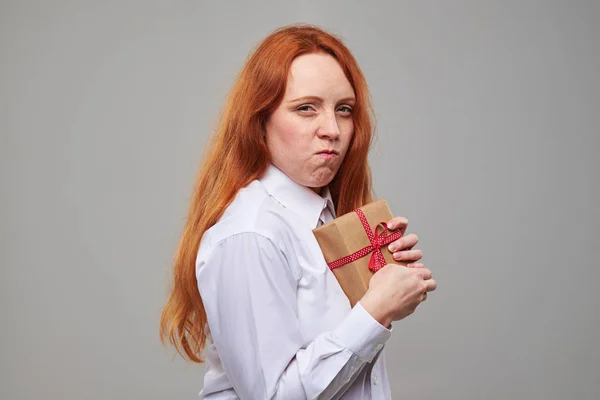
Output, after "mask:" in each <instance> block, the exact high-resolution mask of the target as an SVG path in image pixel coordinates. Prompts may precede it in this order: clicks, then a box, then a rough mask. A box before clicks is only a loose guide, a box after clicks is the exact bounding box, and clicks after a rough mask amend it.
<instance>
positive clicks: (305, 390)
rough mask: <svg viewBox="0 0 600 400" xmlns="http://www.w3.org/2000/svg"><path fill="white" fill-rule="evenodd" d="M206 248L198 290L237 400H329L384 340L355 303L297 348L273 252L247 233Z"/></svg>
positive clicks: (286, 282)
mask: <svg viewBox="0 0 600 400" xmlns="http://www.w3.org/2000/svg"><path fill="white" fill-rule="evenodd" d="M214 246H215V247H214V248H213V249H212V251H211V252H210V254H209V255H207V257H206V259H199V260H198V265H197V277H198V288H199V290H200V294H201V296H202V298H203V300H204V306H205V309H206V313H207V316H208V323H209V327H210V330H211V334H212V337H213V340H214V343H215V346H216V348H217V350H218V352H219V356H220V357H221V362H222V365H223V368H224V369H225V371H226V373H227V375H228V377H229V379H230V381H231V383H232V385H233V387H234V389H235V391H236V392H237V394H238V395H239V396H240V398H242V399H246V398H252V399H254V398H268V399H273V398H275V399H280V398H281V399H305V398H310V399H313V398H317V397H319V398H327V399H330V398H337V397H338V396H340V395H341V394H342V393H343V391H345V390H346V389H347V388H348V386H349V384H350V383H351V382H352V381H353V380H354V379H355V378H356V376H357V375H358V374H359V373H360V371H361V370H362V368H363V367H364V366H365V365H366V364H367V363H368V362H372V361H373V358H374V357H375V355H376V354H377V353H378V352H379V350H381V348H382V347H383V344H384V343H385V341H386V340H387V339H388V338H389V336H390V331H389V330H387V329H385V328H384V327H383V326H381V325H380V324H379V323H378V322H377V321H375V320H374V319H373V317H371V315H370V314H369V313H367V312H366V311H365V310H364V308H363V307H362V305H360V303H359V304H357V305H356V306H355V307H354V308H353V309H352V311H351V312H350V314H349V315H348V316H347V317H346V319H345V320H344V321H343V322H342V323H341V324H340V326H338V327H337V328H336V329H335V330H333V331H331V332H324V333H322V334H321V335H319V336H317V337H316V338H315V339H314V340H313V341H312V342H311V343H308V344H306V343H304V340H303V337H302V334H301V332H300V326H299V321H298V318H297V303H296V285H297V282H296V279H295V278H294V276H293V274H292V273H291V271H290V268H289V264H288V262H287V260H286V258H285V256H284V254H283V253H282V252H281V250H280V249H279V248H278V247H277V246H276V245H275V244H274V243H272V242H271V241H270V240H269V239H267V238H265V237H263V236H260V235H258V234H254V233H243V234H238V235H235V236H232V237H229V238H227V239H224V240H222V241H220V242H219V243H217V244H215V245H214Z"/></svg>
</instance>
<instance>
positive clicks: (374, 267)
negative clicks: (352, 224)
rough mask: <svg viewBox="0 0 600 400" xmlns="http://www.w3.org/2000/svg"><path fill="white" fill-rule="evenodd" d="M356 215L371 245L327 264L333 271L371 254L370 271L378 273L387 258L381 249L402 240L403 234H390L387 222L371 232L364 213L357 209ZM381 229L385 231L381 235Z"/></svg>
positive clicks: (378, 225)
mask: <svg viewBox="0 0 600 400" xmlns="http://www.w3.org/2000/svg"><path fill="white" fill-rule="evenodd" d="M354 212H355V213H356V214H358V218H360V222H361V223H362V226H363V228H364V229H365V232H366V234H367V236H368V237H369V242H371V244H370V245H369V246H367V247H365V248H363V249H360V250H358V251H356V252H354V253H352V254H350V255H349V256H346V257H342V258H340V259H339V260H335V261H332V262H330V263H327V265H328V266H329V269H331V270H332V271H333V270H334V269H336V268H339V267H341V266H344V265H346V264H350V263H351V262H354V261H356V260H358V259H360V258H363V257H364V256H366V255H367V254H369V253H371V252H372V253H373V254H371V258H370V259H369V269H370V270H371V271H373V272H377V271H378V270H379V269H380V268H382V267H383V266H384V265H385V264H386V261H385V258H384V257H383V253H382V252H381V247H382V246H385V245H388V244H390V243H392V242H393V241H394V240H397V239H400V238H401V237H402V232H400V231H396V232H394V233H392V234H388V226H387V224H386V223H385V222H380V223H378V224H377V226H376V227H375V231H373V232H372V231H371V226H370V225H369V221H367V217H365V214H364V213H363V212H362V210H360V209H357V210H354ZM379 227H382V228H383V231H382V232H381V233H379V230H378V229H379Z"/></svg>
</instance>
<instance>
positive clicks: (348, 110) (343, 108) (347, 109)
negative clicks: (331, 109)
mask: <svg viewBox="0 0 600 400" xmlns="http://www.w3.org/2000/svg"><path fill="white" fill-rule="evenodd" d="M338 111H341V112H342V113H344V114H351V113H352V107H350V106H340V107H339V108H338Z"/></svg>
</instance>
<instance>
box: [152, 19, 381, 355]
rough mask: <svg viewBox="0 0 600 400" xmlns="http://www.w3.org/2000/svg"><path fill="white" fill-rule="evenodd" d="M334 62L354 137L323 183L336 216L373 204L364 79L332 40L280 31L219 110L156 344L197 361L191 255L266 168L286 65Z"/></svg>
mask: <svg viewBox="0 0 600 400" xmlns="http://www.w3.org/2000/svg"><path fill="white" fill-rule="evenodd" d="M316 52H322V53H326V54H330V55H331V56H333V57H334V58H335V59H336V60H337V61H338V63H339V64H340V66H341V67H342V70H343V71H344V73H345V75H346V78H347V79H348V81H349V82H350V84H351V85H352V87H353V88H354V92H355V96H356V104H355V106H354V108H353V120H354V134H353V137H352V140H351V142H350V145H349V148H348V151H347V153H346V157H345V158H344V161H343V163H342V165H341V167H340V169H339V171H338V173H337V174H336V176H335V178H334V179H333V181H332V182H331V183H330V190H331V194H332V197H333V201H334V204H335V207H336V210H337V214H338V215H342V214H345V213H347V212H350V211H352V210H354V209H356V208H358V207H361V206H363V205H364V204H366V203H368V202H370V201H371V199H372V187H371V172H370V168H369V164H368V152H369V149H370V147H371V143H372V138H373V131H372V111H371V104H370V95H369V92H368V87H367V83H366V81H365V78H364V76H363V74H362V72H361V70H360V68H359V66H358V64H357V62H356V60H355V59H354V57H353V56H352V54H351V53H350V51H349V50H348V49H347V48H346V46H344V44H343V43H342V41H341V40H340V39H338V38H337V37H335V36H333V35H331V34H329V33H327V32H325V31H323V30H321V29H319V28H317V27H314V26H310V25H293V26H286V27H283V28H280V29H278V30H276V31H274V32H273V33H271V34H270V35H269V36H268V37H267V38H265V39H264V40H263V41H262V42H261V43H260V44H259V46H258V47H257V48H256V49H255V51H254V52H253V53H252V54H251V55H250V57H249V59H248V60H247V62H246V65H245V66H244V68H243V70H242V71H241V73H240V75H239V77H238V79H237V81H236V83H235V85H234V87H233V88H232V90H231V92H230V94H229V98H228V100H227V102H226V103H225V107H224V109H223V111H222V115H221V120H220V123H219V125H218V128H217V131H216V133H215V134H214V135H213V138H212V140H211V142H210V145H209V148H208V151H207V153H206V156H205V158H204V161H203V163H202V166H201V167H200V171H199V173H198V177H197V179H196V184H195V188H194V192H193V197H192V200H191V204H190V207H189V210H188V217H187V220H186V223H185V227H184V230H183V234H182V237H181V240H180V243H179V246H178V249H177V252H176V254H175V259H174V265H173V282H172V288H171V293H170V296H169V299H168V301H167V304H166V305H165V307H164V309H163V311H162V316H161V321H160V338H161V340H162V342H163V343H165V340H166V339H168V340H169V341H170V342H171V343H172V344H173V345H174V346H175V348H176V349H177V351H178V352H179V353H180V354H181V355H182V356H183V357H184V358H187V359H189V360H191V361H194V362H199V363H201V362H203V360H202V359H201V358H200V353H201V351H202V349H203V348H204V346H205V343H206V334H205V330H204V329H205V327H206V324H207V318H206V311H205V309H204V305H203V303H202V298H201V297H200V293H199V291H198V285H197V281H196V267H195V264H196V256H197V252H198V246H199V244H200V239H201V238H202V235H203V234H204V232H205V231H206V230H207V229H209V228H210V227H211V226H212V225H214V224H215V223H216V222H217V221H218V220H219V218H220V217H221V215H222V214H223V212H224V211H225V209H226V208H227V207H228V206H229V204H230V203H231V202H232V200H233V199H234V197H235V195H236V193H237V192H238V190H240V189H241V188H243V187H244V186H246V185H248V184H249V183H250V182H252V181H253V180H255V179H258V178H260V177H261V176H262V175H263V174H264V173H265V171H266V170H267V167H268V166H269V163H270V161H271V157H270V155H269V151H268V149H267V146H266V144H265V141H264V138H263V131H264V130H263V127H264V124H265V122H266V120H267V118H268V117H269V116H270V115H271V113H272V112H273V111H274V110H275V109H276V108H277V107H278V106H279V104H280V103H281V100H282V98H283V96H284V94H285V89H286V83H287V78H288V72H289V70H290V65H291V63H292V61H293V60H294V59H295V58H296V57H298V56H300V55H302V54H307V53H316Z"/></svg>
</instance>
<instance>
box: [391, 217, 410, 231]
mask: <svg viewBox="0 0 600 400" xmlns="http://www.w3.org/2000/svg"><path fill="white" fill-rule="evenodd" d="M407 225H408V220H407V219H406V218H404V217H394V218H392V219H390V222H388V223H387V226H388V228H389V229H390V230H392V231H394V230H396V229H400V232H402V233H403V234H404V232H405V231H406V226H407Z"/></svg>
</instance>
